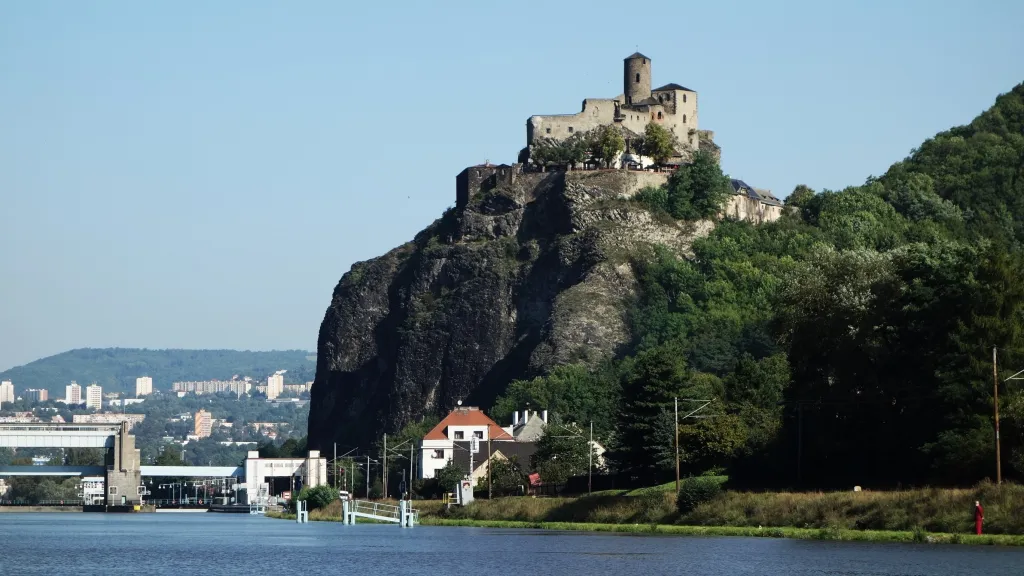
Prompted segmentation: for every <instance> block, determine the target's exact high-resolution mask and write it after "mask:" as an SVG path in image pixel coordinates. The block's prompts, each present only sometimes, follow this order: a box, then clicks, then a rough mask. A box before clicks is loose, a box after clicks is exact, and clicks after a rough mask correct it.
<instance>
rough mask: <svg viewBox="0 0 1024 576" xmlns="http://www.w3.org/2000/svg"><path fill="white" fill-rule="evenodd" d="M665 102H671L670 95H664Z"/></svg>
mask: <svg viewBox="0 0 1024 576" xmlns="http://www.w3.org/2000/svg"><path fill="white" fill-rule="evenodd" d="M665 101H666V102H671V101H672V95H671V94H665Z"/></svg>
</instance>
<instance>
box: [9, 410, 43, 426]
mask: <svg viewBox="0 0 1024 576" xmlns="http://www.w3.org/2000/svg"><path fill="white" fill-rule="evenodd" d="M0 422H2V423H4V424H31V423H32V422H42V420H41V419H40V418H39V417H37V416H36V415H35V414H33V413H32V412H15V413H14V415H13V416H0Z"/></svg>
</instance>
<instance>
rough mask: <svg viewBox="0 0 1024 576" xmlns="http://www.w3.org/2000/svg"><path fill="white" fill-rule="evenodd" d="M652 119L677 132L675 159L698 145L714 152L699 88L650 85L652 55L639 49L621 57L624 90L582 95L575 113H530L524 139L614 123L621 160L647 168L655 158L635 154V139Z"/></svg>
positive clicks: (560, 136)
mask: <svg viewBox="0 0 1024 576" xmlns="http://www.w3.org/2000/svg"><path fill="white" fill-rule="evenodd" d="M652 122H653V123H656V124H659V125H661V126H662V127H663V128H665V129H666V130H668V131H669V132H670V133H671V134H672V135H673V136H675V138H676V141H677V142H678V143H679V146H680V148H681V149H680V150H679V151H678V152H679V154H680V156H679V157H678V159H677V162H676V163H678V162H681V161H683V160H684V159H685V158H686V157H687V156H689V152H690V151H693V150H699V149H702V148H703V149H709V150H710V151H711V152H712V153H714V154H716V155H717V154H718V147H717V146H715V144H714V133H713V132H711V131H708V130H700V129H699V127H698V126H699V124H698V113H697V92H696V91H694V90H691V89H689V88H686V87H684V86H680V85H679V84H665V85H664V86H662V87H660V88H655V89H653V90H652V89H651V59H650V58H648V57H647V56H644V55H643V54H641V53H639V52H636V53H634V54H632V55H631V56H629V57H627V58H626V59H625V60H624V61H623V65H622V94H619V95H618V96H616V97H615V98H586V99H584V100H583V109H582V110H580V112H579V113H577V114H558V115H546V116H530V118H529V120H527V121H526V145H527V147H528V148H529V147H530V146H532V145H533V144H535V143H536V142H537V141H538V140H540V139H541V138H552V139H554V140H564V139H566V138H569V137H571V136H573V135H574V134H583V133H586V132H589V131H591V130H593V129H595V128H599V127H602V126H612V127H616V128H618V129H619V130H620V131H621V132H622V135H623V139H624V140H625V142H626V148H625V150H623V152H622V155H621V157H620V162H621V163H632V164H634V165H638V167H640V168H646V167H647V166H649V165H650V164H652V163H653V161H652V160H651V159H650V158H644V157H641V156H639V155H638V154H636V153H635V152H636V147H635V146H634V145H633V144H634V143H635V142H637V141H638V140H639V138H641V137H642V136H643V134H644V129H645V128H647V125H648V124H650V123H652ZM616 164H619V162H617V163H616Z"/></svg>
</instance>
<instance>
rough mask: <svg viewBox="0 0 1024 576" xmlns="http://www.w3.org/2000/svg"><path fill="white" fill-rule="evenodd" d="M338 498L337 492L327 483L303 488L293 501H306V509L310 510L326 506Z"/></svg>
mask: <svg viewBox="0 0 1024 576" xmlns="http://www.w3.org/2000/svg"><path fill="white" fill-rule="evenodd" d="M337 499H338V493H337V492H336V491H335V490H334V488H331V487H330V486H327V485H322V486H317V487H316V488H303V489H302V490H300V491H299V493H298V494H297V495H296V496H295V502H301V501H305V502H306V507H307V509H308V510H309V511H310V512H312V511H313V510H318V509H320V508H327V507H328V506H330V505H331V502H334V501H335V500H337Z"/></svg>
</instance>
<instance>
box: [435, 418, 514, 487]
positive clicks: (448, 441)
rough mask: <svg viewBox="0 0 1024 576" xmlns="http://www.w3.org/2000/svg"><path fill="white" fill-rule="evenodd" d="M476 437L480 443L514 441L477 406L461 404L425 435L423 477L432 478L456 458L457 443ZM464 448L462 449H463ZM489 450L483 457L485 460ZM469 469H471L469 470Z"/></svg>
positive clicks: (481, 456) (481, 458)
mask: <svg viewBox="0 0 1024 576" xmlns="http://www.w3.org/2000/svg"><path fill="white" fill-rule="evenodd" d="M473 438H477V439H478V440H479V441H480V442H487V441H488V440H490V441H492V442H514V441H515V439H514V438H513V437H512V435H511V434H509V433H508V432H506V431H505V430H504V429H502V427H501V426H498V424H497V423H496V422H495V421H494V420H491V419H490V418H489V417H488V416H487V415H486V414H484V413H483V411H482V410H480V408H478V407H476V406H458V407H457V408H455V409H454V410H452V411H451V413H449V414H448V416H445V418H444V420H441V422H440V423H438V425H437V426H434V428H433V429H432V430H431V431H430V432H427V435H426V436H424V437H423V442H422V443H421V445H420V448H421V454H422V457H421V463H420V471H421V473H420V474H421V475H420V477H421V478H424V479H426V478H433V477H434V474H435V473H436V472H437V471H438V470H440V469H441V468H444V467H445V465H446V464H448V461H449V460H451V461H454V459H455V450H456V446H455V442H456V441H459V442H467V441H471V440H472V439H473ZM460 449H461V448H460ZM486 459H487V454H486V452H485V453H483V454H481V455H480V460H481V461H483V460H486ZM467 472H468V470H467Z"/></svg>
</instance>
